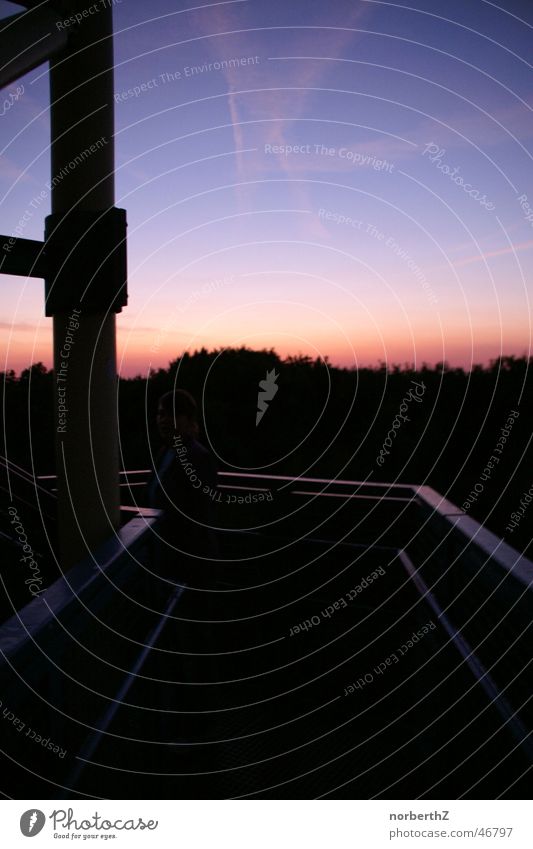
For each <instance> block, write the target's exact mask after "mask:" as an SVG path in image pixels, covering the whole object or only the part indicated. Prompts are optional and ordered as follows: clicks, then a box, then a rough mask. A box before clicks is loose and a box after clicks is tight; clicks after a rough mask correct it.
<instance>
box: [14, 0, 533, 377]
mask: <svg viewBox="0 0 533 849" xmlns="http://www.w3.org/2000/svg"><path fill="white" fill-rule="evenodd" d="M88 5H90V4H88ZM193 5H195V4H193V3H190V4H185V3H181V2H180V3H171V2H161V0H158V2H155V3H151V4H150V5H149V7H148V6H147V4H144V3H140V2H136V0H122V2H120V3H118V2H117V3H115V5H114V21H115V32H116V37H115V101H116V102H115V115H116V139H115V142H116V162H117V172H116V204H117V206H122V207H125V208H126V209H127V210H128V222H129V228H128V239H129V243H128V256H129V292H130V302H129V306H128V308H127V309H126V310H124V312H123V313H122V314H121V315H120V316H119V320H118V324H119V352H120V361H121V371H122V372H123V373H125V374H130V373H137V372H141V373H144V372H145V371H146V369H147V368H148V367H149V366H154V365H155V366H159V365H166V364H167V362H168V360H169V359H171V358H173V357H175V356H178V355H179V354H180V353H181V352H182V351H183V350H184V349H186V348H194V347H199V346H200V345H206V346H207V347H215V346H217V347H218V346H223V345H238V344H247V345H249V346H250V347H263V346H264V345H267V346H268V347H270V346H274V347H276V348H277V349H278V350H279V351H280V352H281V353H293V354H295V353H299V352H301V353H310V354H312V355H313V356H329V358H330V359H331V360H332V361H333V362H336V363H340V364H343V365H357V364H367V363H376V362H378V361H379V360H382V361H388V362H415V363H416V364H420V363H421V362H422V361H424V360H425V361H429V362H436V361H439V360H442V359H447V360H448V361H450V362H451V363H457V364H461V365H464V366H468V365H469V364H470V363H471V362H484V361H485V362H486V361H487V360H488V359H489V358H492V357H496V356H498V355H499V354H500V353H502V352H503V353H506V354H508V353H517V354H522V353H529V347H530V303H529V295H530V291H531V277H532V270H533V266H532V256H533V252H532V249H533V230H532V226H533V224H532V221H530V220H528V219H527V215H528V206H527V204H528V203H529V204H531V206H532V207H533V185H532V180H531V174H532V173H533V171H532V168H531V164H532V162H531V148H532V138H533V121H532V114H531V110H532V105H533V98H532V67H531V64H529V63H528V61H527V60H528V57H530V55H531V51H530V44H531V37H532V34H533V31H532V27H533V7H532V6H531V4H530V3H526V2H507V3H506V4H505V9H503V8H500V7H499V6H498V5H497V4H495V3H489V2H484V0H472V2H469V3H466V4H465V3H464V2H454V0H452V2H446V3H444V2H442V0H441V1H439V2H437V0H435V2H428V0H424V2H419V3H418V4H416V3H415V4H414V5H410V6H407V5H406V6H401V5H399V4H396V3H383V2H374V1H373V0H372V2H370V1H369V0H364V1H363V0H361V2H359V0H354V1H353V2H347V0H338V1H337V2H331V3H329V4H325V3H317V2H312V1H311V2H309V0H307V1H306V2H304V0H292V2H290V3H287V2H279V0H272V2H269V3H265V2H262V0H242V1H241V0H240V1H239V2H228V3H214V4H209V5H203V6H202V8H198V7H196V8H195V9H191V8H190V7H192V6H193ZM198 5H200V4H198ZM16 8H17V7H15V6H13V4H9V3H0V10H1V11H2V14H3V15H6V14H8V13H11V12H12V11H14V10H16ZM18 85H19V86H20V85H23V86H24V92H23V94H22V95H21V96H20V97H18V99H17V100H16V101H14V102H13V104H12V105H11V106H10V108H9V109H8V110H7V111H6V113H5V114H4V115H2V117H1V121H2V131H3V132H2V146H3V152H2V160H1V167H0V192H1V196H2V202H1V205H0V221H1V231H2V233H4V234H8V235H9V234H10V233H11V232H12V231H13V228H14V227H15V226H16V224H17V222H18V220H19V218H20V217H21V216H22V215H23V214H24V212H25V210H27V209H28V208H30V209H32V217H31V220H30V221H29V222H28V224H27V226H26V227H25V231H24V235H25V236H27V237H28V238H36V239H40V238H42V234H43V220H44V216H45V215H46V214H48V212H49V197H48V196H46V197H45V198H44V199H43V200H42V202H41V204H40V205H39V207H38V209H34V208H32V207H31V206H30V204H31V201H32V199H34V198H35V197H36V196H37V195H39V193H40V192H41V191H42V190H43V187H46V184H47V182H48V181H49V180H50V165H49V112H48V104H49V95H48V74H47V66H42V68H40V69H37V70H35V71H33V72H32V73H30V74H28V75H27V76H26V77H25V78H23V79H22V80H21V81H19V83H18ZM15 91H16V85H12V86H10V87H8V89H5V90H4V92H3V98H4V100H5V98H6V97H8V95H9V94H10V93H13V92H15ZM88 141H92V140H88ZM45 193H46V192H45ZM2 285H3V297H2V301H1V308H0V309H1V315H0V322H1V323H2V327H3V328H5V329H6V331H7V337H8V345H7V347H5V346H4V347H3V348H2V352H1V353H2V357H3V360H4V362H5V364H6V365H5V367H7V368H15V369H17V370H18V369H20V368H21V367H25V365H27V364H28V363H29V362H32V361H35V360H36V359H42V360H44V361H45V362H46V363H47V364H48V365H49V364H50V363H51V322H50V319H45V318H44V316H43V312H44V310H43V286H42V284H41V282H40V281H38V280H28V281H26V280H25V279H24V278H14V277H12V278H9V277H3V279H2Z"/></svg>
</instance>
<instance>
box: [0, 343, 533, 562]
mask: <svg viewBox="0 0 533 849" xmlns="http://www.w3.org/2000/svg"><path fill="white" fill-rule="evenodd" d="M531 364H532V358H528V357H526V356H522V357H516V356H501V357H499V358H498V359H495V360H492V361H491V362H490V363H489V365H487V366H483V365H474V366H473V367H472V369H471V370H470V371H465V370H464V369H462V368H450V367H449V366H448V364H447V363H438V364H437V365H435V366H432V367H430V366H428V365H426V364H422V366H420V367H419V368H417V369H415V368H414V367H413V366H410V365H408V364H405V365H398V364H395V365H392V366H391V365H387V364H379V365H377V366H375V367H364V368H358V369H347V368H341V367H337V366H333V365H331V364H330V363H329V362H328V361H327V359H325V360H321V359H312V358H310V357H307V356H289V357H285V358H281V357H280V356H279V355H278V354H277V353H276V352H275V351H274V350H273V349H270V350H261V351H254V350H251V349H249V348H245V347H241V348H238V349H234V348H229V349H216V350H213V351H208V350H206V349H205V348H202V349H201V350H199V351H195V352H194V353H192V354H189V353H184V354H183V355H182V356H181V357H179V358H177V359H175V360H173V361H172V362H171V363H169V366H168V368H166V369H165V368H159V369H157V370H154V371H152V372H151V373H150V374H149V375H148V376H144V377H143V376H140V375H139V376H136V377H132V378H124V377H121V378H120V379H119V386H118V392H119V394H118V397H119V407H118V410H119V419H120V422H119V429H120V456H121V465H122V468H124V469H143V468H148V467H149V466H150V465H151V457H152V456H153V455H154V453H155V452H156V450H157V447H158V438H157V434H156V430H155V421H154V419H155V410H156V406H157V399H158V397H159V396H160V395H162V394H163V393H164V392H167V391H168V390H170V389H172V388H173V387H175V386H176V387H182V388H184V389H187V390H188V391H190V392H191V393H192V394H193V395H194V397H195V398H196V399H197V401H198V404H199V406H200V407H201V410H202V416H201V440H202V441H203V442H204V443H205V444H206V445H207V446H208V447H209V448H210V449H211V451H213V453H215V454H216V456H217V457H218V462H219V466H220V468H221V469H227V470H230V471H249V472H256V473H257V474H262V473H263V474H284V475H308V476H313V477H323V478H333V477H337V478H340V479H350V480H366V479H369V480H372V481H382V482H401V483H411V484H428V485H430V486H432V487H434V488H435V489H437V490H438V491H439V492H441V493H443V494H445V495H446V496H447V498H449V499H450V500H451V501H453V502H454V503H455V504H457V505H458V506H462V505H464V504H468V507H467V508H466V511H467V512H468V513H469V514H470V515H472V516H474V518H476V519H478V520H479V521H481V522H483V523H485V524H486V525H487V526H488V527H489V528H490V529H491V530H493V531H494V532H495V533H497V534H498V535H500V536H504V537H505V538H506V539H507V540H508V541H509V542H510V543H511V544H512V545H515V546H516V547H518V548H521V550H524V549H525V548H526V547H527V546H528V544H529V536H530V535H528V533H527V527H528V525H530V520H528V517H525V516H524V519H523V520H522V521H521V523H520V524H519V526H518V527H516V528H513V529H512V530H511V531H509V530H506V527H507V526H508V524H509V522H510V516H511V514H512V513H513V511H516V509H517V507H519V505H520V499H521V497H522V495H523V492H525V491H528V490H529V488H530V487H531V485H532V483H533V473H532V471H531V470H532V468H533V464H532V463H531V460H532V450H531V426H530V422H531V412H532V410H531V407H532V402H531V398H532V391H531V390H532V378H531ZM272 370H274V371H275V374H276V375H277V377H276V382H277V386H278V391H277V392H276V393H275V395H274V397H273V398H272V401H271V402H270V403H269V404H268V408H267V409H266V411H265V412H264V414H263V416H262V417H260V421H259V423H258V424H256V414H257V409H258V391H259V383H260V381H262V380H264V379H265V377H266V375H267V372H271V371H272ZM53 380H54V375H53V372H52V371H50V370H48V369H47V368H45V366H44V365H43V364H42V363H37V364H35V365H33V366H31V368H29V369H25V370H24V371H22V372H21V373H20V374H19V375H16V374H15V373H14V372H13V371H10V372H5V373H2V386H3V396H4V398H3V400H4V404H3V412H4V428H3V439H4V451H3V453H4V455H5V456H7V457H8V459H9V460H11V461H12V462H15V463H17V464H18V465H20V466H22V467H24V468H26V469H29V470H33V472H34V473H35V474H53V473H54V429H55V425H56V421H55V418H56V413H55V410H54V395H53V391H52V386H53ZM416 386H418V387H419V388H418V390H417V389H416ZM421 387H423V389H422V388H421ZM410 393H411V396H410ZM415 395H416V396H417V400H416V402H414V400H413V399H414V396H415ZM409 397H411V402H409V403H408V402H407V401H406V398H407V399H408V398H409ZM402 405H403V406H402ZM511 411H514V413H515V414H517V415H515V416H514V422H513V427H512V430H511V432H510V433H509V436H508V438H507V439H506V440H505V442H504V443H502V442H500V443H499V444H500V448H501V450H500V452H499V454H497V455H495V454H494V448H495V446H496V445H497V444H498V440H499V439H500V438H501V434H502V429H503V430H504V429H505V423H506V421H507V420H508V417H509V415H510V413H511ZM100 426H102V427H105V423H101V425H100ZM380 452H381V453H380ZM495 456H496V457H497V462H496V461H493V462H492V468H491V469H490V474H487V462H488V461H489V459H490V458H491V457H493V458H494V457H495ZM379 457H381V462H378V458H379ZM483 475H484V477H482V476H483ZM481 481H482V483H481ZM478 490H481V491H479V492H478ZM473 491H475V492H476V495H477V497H476V498H475V499H473V498H472V497H470V499H469V495H471V493H472V492H473ZM531 510H532V513H531V516H532V517H533V507H532V508H531Z"/></svg>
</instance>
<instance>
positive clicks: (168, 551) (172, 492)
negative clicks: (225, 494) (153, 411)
mask: <svg viewBox="0 0 533 849" xmlns="http://www.w3.org/2000/svg"><path fill="white" fill-rule="evenodd" d="M156 421H157V428H158V431H159V435H160V437H161V440H162V442H163V446H162V448H161V450H160V452H159V454H158V455H157V456H156V458H155V464H154V465H155V471H154V474H153V475H152V477H151V479H150V481H149V482H148V502H149V506H150V507H154V508H157V509H159V510H161V518H160V521H159V523H158V525H157V533H158V536H159V538H160V544H159V551H158V553H157V560H158V567H159V571H160V573H161V574H162V575H163V576H164V577H166V578H170V579H177V580H179V582H180V583H181V582H185V583H187V584H190V585H191V586H196V585H202V584H204V583H205V579H206V568H205V567H207V566H208V562H209V559H210V558H211V557H214V556H216V553H217V547H216V539H215V534H214V531H213V525H214V523H215V509H214V500H215V498H216V494H217V467H216V463H215V461H214V459H213V457H212V455H211V454H210V453H209V451H207V449H206V448H205V447H204V446H203V445H202V444H201V443H200V442H199V441H198V432H199V428H198V408H197V405H196V402H195V400H194V398H193V397H192V395H190V393H189V392H187V391H186V390H184V389H175V390H174V391H173V392H167V393H165V394H164V395H162V396H161V397H160V399H159V404H158V410H157V419H156Z"/></svg>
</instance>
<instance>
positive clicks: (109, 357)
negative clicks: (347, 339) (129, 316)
mask: <svg viewBox="0 0 533 849" xmlns="http://www.w3.org/2000/svg"><path fill="white" fill-rule="evenodd" d="M70 6H71V9H70V12H71V14H75V13H76V12H78V13H79V14H80V15H83V11H84V8H86V7H87V3H86V2H85V0H81V2H79V0H75V2H73V3H71V4H70ZM112 32H113V24H112V9H111V4H110V3H98V6H97V11H96V12H95V13H94V14H91V15H90V16H87V17H82V20H81V22H80V23H79V25H75V30H73V33H72V35H71V36H70V38H69V44H68V47H67V48H66V50H64V51H63V52H61V53H60V54H58V55H57V56H56V57H55V58H54V60H53V61H52V63H51V67H50V94H51V131H52V136H51V165H52V173H51V196H52V214H53V215H54V214H55V215H57V214H59V215H63V214H67V213H69V211H71V210H73V209H75V210H77V211H79V212H92V213H94V212H99V211H104V210H107V209H110V208H111V207H113V205H114V110H113V102H114V101H113V39H112ZM65 241H66V240H65ZM72 247H73V245H70V244H65V245H64V251H65V256H66V255H67V254H68V252H69V251H70V250H71V249H72ZM102 259H104V257H102ZM89 283H90V280H89V279H87V280H72V299H69V302H68V303H65V305H64V306H62V307H61V311H59V312H56V313H55V314H54V317H53V324H54V368H55V382H54V395H55V398H54V404H55V408H56V458H57V476H58V499H59V505H58V511H59V514H58V525H59V540H60V557H61V563H62V566H63V568H67V567H69V566H71V565H72V564H73V563H75V562H76V561H78V560H80V559H81V558H83V557H85V556H86V555H87V552H88V551H90V550H94V548H95V547H96V546H97V545H99V544H100V543H101V542H102V541H104V540H105V539H106V538H109V537H110V536H111V535H112V534H113V532H114V530H115V529H116V528H118V526H119V463H118V425H117V374H116V337H115V314H114V312H111V311H106V307H105V305H104V306H102V309H101V311H96V310H95V309H94V306H93V308H92V309H91V310H89V311H87V309H86V310H84V303H83V294H82V293H83V290H84V288H85V286H86V285H87V284H89Z"/></svg>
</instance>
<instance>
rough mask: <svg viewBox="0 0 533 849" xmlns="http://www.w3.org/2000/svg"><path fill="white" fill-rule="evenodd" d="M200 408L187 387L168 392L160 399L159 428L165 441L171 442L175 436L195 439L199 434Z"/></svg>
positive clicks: (158, 410)
mask: <svg viewBox="0 0 533 849" xmlns="http://www.w3.org/2000/svg"><path fill="white" fill-rule="evenodd" d="M197 418H198V408H197V406H196V401H195V400H194V398H193V397H192V395H191V394H190V393H189V392H187V391H186V390H185V389H175V390H174V392H166V393H165V394H164V395H162V396H161V398H160V399H159V404H158V408H157V428H158V430H159V434H160V436H161V438H162V440H163V442H165V443H168V444H171V443H172V439H173V437H174V436H176V435H179V436H181V437H183V438H184V439H194V438H195V437H196V436H198V420H197Z"/></svg>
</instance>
